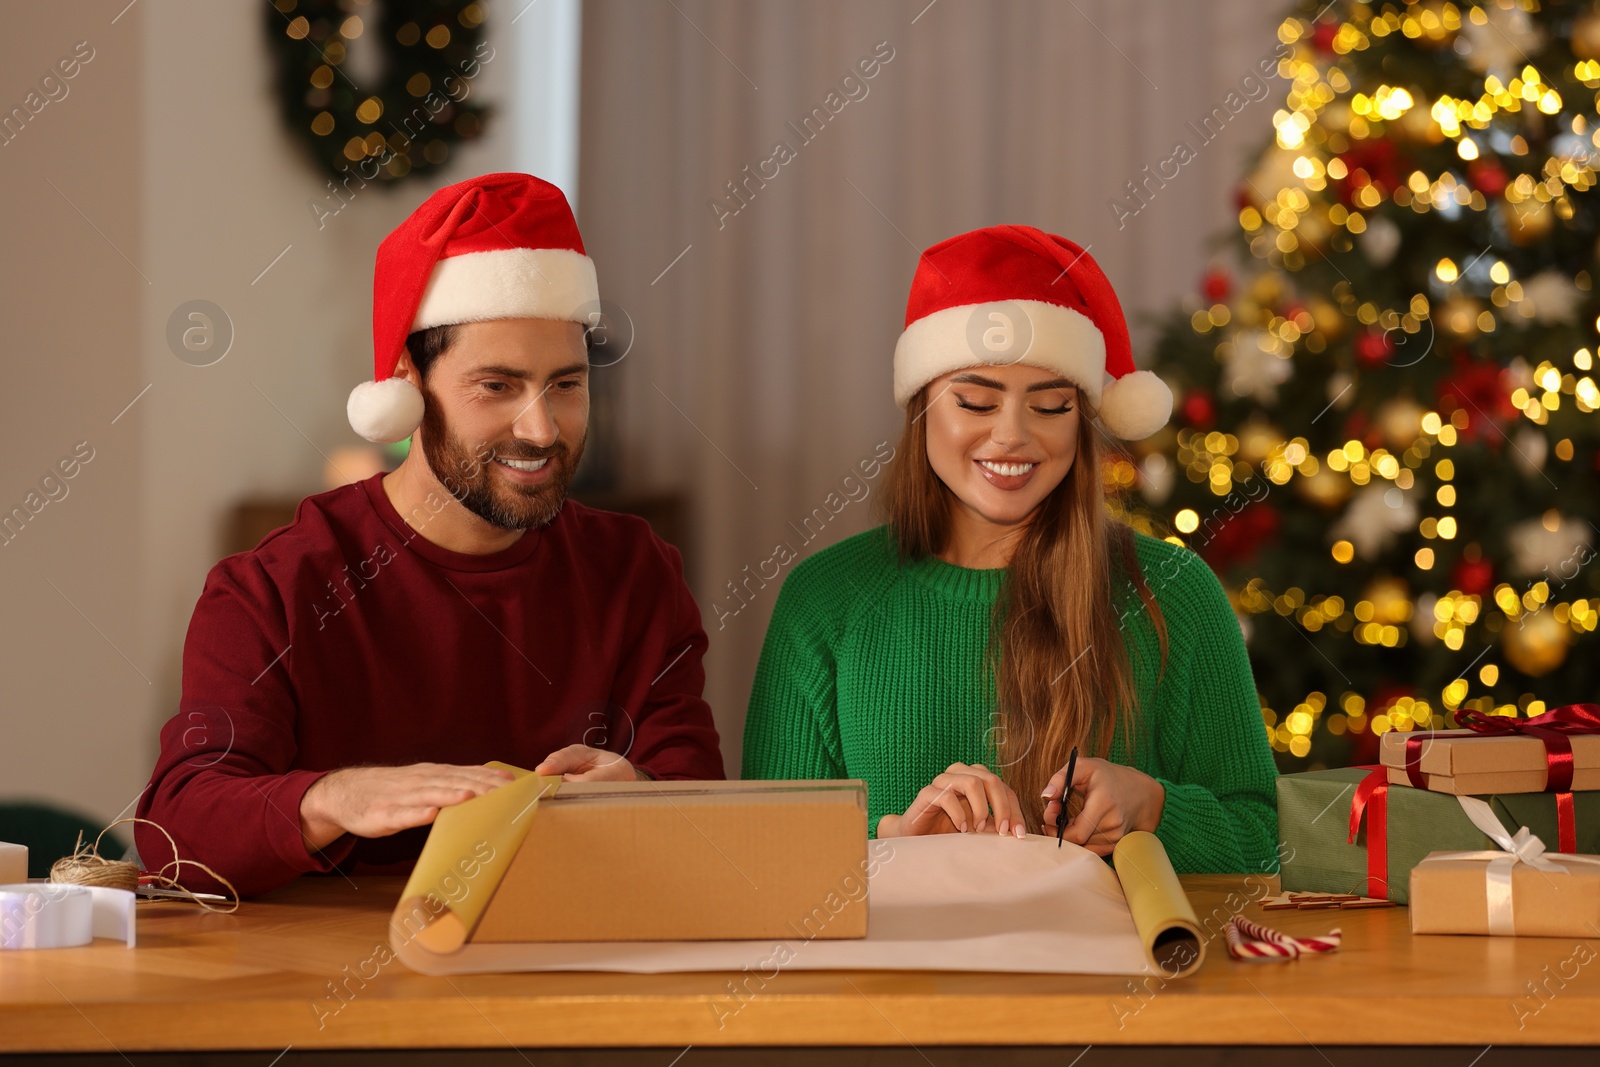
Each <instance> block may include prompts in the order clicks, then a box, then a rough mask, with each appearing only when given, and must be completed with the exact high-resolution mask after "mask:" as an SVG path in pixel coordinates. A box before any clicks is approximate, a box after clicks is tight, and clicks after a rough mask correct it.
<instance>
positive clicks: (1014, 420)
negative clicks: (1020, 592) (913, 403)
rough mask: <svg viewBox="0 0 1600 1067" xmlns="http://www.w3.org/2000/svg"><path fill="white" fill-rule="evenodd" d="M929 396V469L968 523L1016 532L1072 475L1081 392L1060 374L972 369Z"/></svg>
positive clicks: (942, 382)
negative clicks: (1011, 528)
mask: <svg viewBox="0 0 1600 1067" xmlns="http://www.w3.org/2000/svg"><path fill="white" fill-rule="evenodd" d="M927 389H928V396H929V397H930V398H931V399H930V400H929V403H928V407H927V411H926V413H925V414H924V418H926V419H927V420H928V424H927V439H928V463H929V464H930V465H931V466H932V467H933V470H934V473H935V474H937V475H938V476H939V480H940V481H942V482H944V484H945V485H946V486H947V487H948V488H949V489H950V491H951V492H952V493H953V494H955V497H956V502H957V504H958V507H959V508H960V509H962V510H964V511H966V512H967V513H968V515H967V517H968V518H976V519H981V520H984V521H987V522H988V523H991V524H993V525H996V526H1015V525H1017V524H1019V523H1021V522H1023V521H1024V520H1025V519H1027V517H1028V516H1029V515H1031V514H1032V513H1033V510H1034V509H1035V508H1036V507H1038V506H1039V504H1040V502H1041V501H1043V500H1044V498H1045V497H1046V496H1048V495H1049V494H1050V492H1051V491H1052V490H1053V489H1055V487H1056V486H1058V485H1060V484H1061V479H1063V478H1065V477H1066V476H1067V472H1068V471H1070V470H1071V469H1072V462H1073V459H1074V458H1075V457H1076V456H1077V451H1078V419H1079V413H1078V389H1077V387H1076V386H1075V385H1073V384H1072V383H1071V382H1070V381H1068V380H1067V379H1065V378H1063V377H1061V376H1060V374H1058V373H1057V372H1055V371H1052V370H1047V369H1045V368H1043V367H1030V366H1023V365H1020V364H1011V365H1007V366H981V367H969V368H966V369H963V370H957V371H951V372H949V373H947V374H942V375H940V376H939V377H937V378H935V379H934V380H933V381H932V382H930V383H928V386H927Z"/></svg>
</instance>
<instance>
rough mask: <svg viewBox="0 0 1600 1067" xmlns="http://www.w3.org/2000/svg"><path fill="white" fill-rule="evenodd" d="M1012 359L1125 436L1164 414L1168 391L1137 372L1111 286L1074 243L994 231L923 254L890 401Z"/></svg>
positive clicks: (1016, 230)
mask: <svg viewBox="0 0 1600 1067" xmlns="http://www.w3.org/2000/svg"><path fill="white" fill-rule="evenodd" d="M1009 363H1023V364H1027V365H1029V366H1034V367H1044V368H1047V369H1049V370H1053V371H1056V372H1058V373H1059V374H1060V375H1061V376H1062V377H1063V378H1067V379H1069V380H1071V381H1072V382H1073V384H1075V385H1076V386H1077V387H1078V388H1079V389H1081V390H1083V392H1084V394H1085V395H1087V396H1088V398H1089V401H1090V403H1092V404H1093V405H1094V406H1095V407H1096V408H1097V409H1098V410H1099V412H1100V422H1101V423H1102V424H1103V425H1104V426H1105V428H1106V429H1107V430H1109V431H1110V432H1111V433H1113V434H1115V435H1116V436H1117V437H1120V438H1122V439H1123V440H1127V441H1136V440H1139V439H1140V438H1144V437H1149V436H1150V435H1151V434H1153V433H1155V432H1156V431H1157V430H1159V429H1161V427H1163V426H1165V425H1166V423H1167V419H1168V417H1170V416H1171V414H1172V390H1171V389H1170V388H1168V386H1167V383H1166V382H1164V381H1162V380H1161V379H1160V378H1159V377H1157V376H1156V375H1155V374H1153V373H1151V372H1150V371H1147V370H1137V369H1135V367H1134V365H1133V346H1132V343H1131V342H1130V341H1129V339H1128V324H1127V321H1126V320H1125V319H1124V318H1123V317H1122V305H1121V304H1120V303H1118V302H1117V294H1116V293H1115V292H1114V291H1113V290H1112V288H1111V282H1110V281H1108V280H1107V279H1106V276H1105V273H1104V272H1103V271H1101V270H1100V267H1099V265H1098V264H1096V263H1095V261H1094V260H1093V259H1090V258H1089V253H1088V252H1086V251H1084V250H1083V249H1081V248H1079V247H1078V246H1077V245H1075V244H1073V243H1072V242H1071V241H1068V240H1067V239H1066V238H1064V237H1057V236H1056V235H1055V234H1050V233H1045V232H1044V231H1043V230H1037V229H1034V228H1033V227H1032V226H990V227H988V228H987V229H982V230H973V231H972V232H971V233H964V234H961V235H960V236H958V237H952V238H950V239H949V240H947V241H941V242H940V243H939V244H936V245H934V246H933V247H932V248H930V249H928V250H927V251H926V252H924V253H922V258H921V259H920V260H919V261H918V263H917V273H916V276H915V277H914V278H913V279H912V281H911V298H910V300H909V301H908V302H907V304H906V327H905V332H904V333H902V334H901V335H900V340H899V342H898V343H897V344H896V345H895V349H894V399H895V403H897V404H899V405H900V406H901V407H905V406H906V405H907V404H909V403H910V402H911V398H912V397H914V396H916V394H917V390H919V389H921V388H922V387H923V386H925V385H927V384H928V383H929V382H931V381H933V379H935V378H937V377H939V376H940V375H941V374H945V373H948V372H949V371H953V370H961V369H963V368H966V367H977V366H995V365H1002V364H1009Z"/></svg>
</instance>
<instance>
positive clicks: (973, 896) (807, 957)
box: [391, 787, 1204, 977]
mask: <svg viewBox="0 0 1600 1067" xmlns="http://www.w3.org/2000/svg"><path fill="white" fill-rule="evenodd" d="M524 788H527V787H524ZM496 792H499V790H497V791H496ZM493 795H494V794H492V793H491V794H489V796H493ZM480 799H482V798H480ZM472 803H477V801H473V802H472ZM431 840H432V839H431V838H430V843H431ZM453 847H454V849H455V850H459V848H460V847H461V842H459V841H458V842H456V843H455V844H454V846H453ZM869 849H870V851H869V877H870V891H869V897H868V901H869V909H870V910H869V914H870V918H869V920H868V926H867V936H866V937H865V938H861V939H854V940H834V941H829V940H823V939H816V940H806V939H805V938H804V937H803V936H797V937H796V938H795V939H794V940H791V941H782V942H778V941H653V942H641V941H634V942H628V941H613V942H528V943H521V944H474V943H472V942H471V940H470V936H469V937H468V938H467V939H466V940H465V941H464V942H462V941H457V940H455V939H454V938H453V937H452V938H442V937H433V938H429V937H416V936H402V932H401V929H400V927H399V926H398V925H395V926H392V927H391V943H392V945H393V947H394V950H395V953H396V955H397V956H398V957H399V958H400V960H401V961H402V962H404V963H405V964H406V966H408V967H410V968H411V969H412V970H415V971H418V972H421V973H424V974H436V975H442V974H471V973H492V972H508V971H623V972H634V973H664V972H676V971H724V970H732V971H737V970H742V969H744V968H747V967H748V968H750V969H752V970H760V971H762V972H763V973H764V972H766V971H770V970H772V969H773V968H774V967H779V968H794V969H802V970H838V969H844V970H933V971H1007V972H1024V973H1062V974H1128V975H1133V974H1146V973H1150V972H1151V969H1152V967H1153V966H1158V965H1159V966H1163V967H1164V971H1163V973H1164V974H1166V975H1167V976H1169V977H1172V976H1176V975H1179V974H1187V973H1190V972H1192V971H1193V970H1194V969H1195V968H1196V967H1198V966H1199V964H1200V960H1201V958H1202V956H1203V948H1204V942H1203V940H1201V939H1200V938H1199V927H1198V923H1197V921H1196V919H1195V917H1194V911H1193V909H1192V907H1191V906H1190V905H1189V901H1188V898H1187V896H1186V895H1185V894H1184V892H1183V889H1182V887H1181V886H1180V885H1179V884H1178V880H1177V876H1176V875H1175V874H1173V872H1172V866H1171V863H1170V862H1169V861H1168V859H1167V855H1166V851H1165V849H1163V848H1162V846H1161V843H1160V841H1159V840H1157V839H1156V838H1155V836H1154V835H1153V834H1130V835H1129V836H1128V837H1127V838H1125V839H1124V841H1123V842H1122V843H1119V846H1118V853H1117V855H1116V856H1115V858H1114V862H1116V864H1117V867H1118V870H1120V871H1123V874H1122V879H1123V880H1122V882H1119V877H1118V873H1117V872H1116V871H1113V870H1112V868H1111V867H1109V866H1107V865H1106V863H1105V861H1104V860H1102V859H1101V858H1100V857H1098V856H1096V855H1095V854H1094V853H1092V852H1090V851H1088V850H1087V849H1084V848H1081V847H1078V846H1075V845H1071V844H1068V845H1065V846H1063V847H1061V848H1059V849H1058V848H1057V847H1056V841H1055V839H1054V838H1053V837H1043V836H1037V835H1031V836H1029V837H1026V838H1023V839H1021V840H1019V839H1017V838H1014V837H1010V836H1006V837H1002V836H1001V835H999V834H984V833H980V834H941V835H935V836H930V837H913V838H895V839H891V840H886V841H871V842H869ZM425 856H426V852H425ZM419 869H420V864H419ZM502 872H503V869H502ZM435 875H436V872H434V871H429V872H427V874H426V876H427V877H433V876H435ZM480 877H481V875H480ZM421 884H423V883H419V882H418V879H417V878H415V877H414V878H413V881H412V884H410V885H408V886H407V889H406V894H405V897H406V898H407V899H415V898H416V897H417V896H419V895H420V894H416V893H414V890H416V889H418V888H419V886H420V885H421ZM1125 885H1126V886H1127V887H1128V890H1127V894H1126V895H1125V894H1124V886H1125ZM491 892H492V890H491ZM488 895H489V893H485V894H484V899H487V897H488ZM407 899H403V900H402V902H401V907H400V909H397V911H396V918H397V919H398V918H399V917H400V916H401V914H402V913H403V912H404V911H405V910H407V908H408V907H409V905H408V904H407ZM453 914H455V913H454V912H452V915H453ZM477 914H481V911H480V912H478V913H477ZM463 915H464V916H467V918H463V919H459V920H458V921H461V922H462V923H463V925H464V928H465V929H466V930H467V932H468V934H469V935H470V929H471V921H468V919H469V918H470V913H466V912H464V913H463ZM435 925H439V924H435ZM1174 930H1175V931H1176V933H1173V931H1174ZM453 932H454V931H452V933H453ZM1191 937H1192V941H1190V940H1188V939H1189V938H1191ZM452 942H453V943H452ZM1177 945H1191V948H1192V953H1183V952H1179V951H1178V949H1176V948H1175V947H1174V946H1177ZM1191 955H1192V958H1190V956H1191ZM1163 959H1165V960H1166V963H1165V964H1163V963H1161V961H1162V960H1163Z"/></svg>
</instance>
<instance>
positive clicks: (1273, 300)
mask: <svg viewBox="0 0 1600 1067" xmlns="http://www.w3.org/2000/svg"><path fill="white" fill-rule="evenodd" d="M1250 299H1252V300H1254V301H1255V302H1256V303H1257V304H1259V305H1261V306H1262V307H1275V306H1276V305H1277V303H1278V301H1280V300H1282V299H1283V279H1281V278H1279V277H1278V276H1277V275H1276V274H1274V273H1271V272H1266V273H1262V274H1258V275H1256V277H1255V280H1254V281H1252V282H1251V283H1250Z"/></svg>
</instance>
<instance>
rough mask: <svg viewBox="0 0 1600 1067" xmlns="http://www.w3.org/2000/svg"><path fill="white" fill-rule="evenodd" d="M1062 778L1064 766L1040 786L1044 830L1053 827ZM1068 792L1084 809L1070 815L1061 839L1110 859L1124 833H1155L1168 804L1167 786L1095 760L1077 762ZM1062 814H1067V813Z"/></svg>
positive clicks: (1128, 769) (1112, 764)
mask: <svg viewBox="0 0 1600 1067" xmlns="http://www.w3.org/2000/svg"><path fill="white" fill-rule="evenodd" d="M1066 777H1067V769H1066V768H1065V767H1063V768H1061V769H1060V770H1059V771H1057V772H1056V773H1055V774H1054V775H1052V776H1051V778H1050V781H1049V782H1048V783H1047V784H1046V785H1045V787H1044V801H1045V805H1044V824H1045V826H1046V827H1047V828H1053V827H1054V826H1055V824H1056V813H1057V812H1059V811H1060V810H1061V799H1060V798H1061V786H1062V784H1063V782H1065V780H1066ZM1072 792H1073V793H1074V794H1076V795H1078V796H1081V797H1082V798H1083V807H1082V808H1081V809H1080V810H1079V811H1078V813H1077V814H1076V815H1072V821H1071V822H1069V823H1068V824H1067V833H1066V836H1065V837H1064V838H1063V840H1066V841H1070V842H1072V843H1073V844H1074V845H1082V846H1083V847H1084V848H1086V849H1088V850H1089V851H1090V852H1093V853H1094V854H1095V855H1097V856H1109V855H1111V849H1112V846H1114V845H1115V844H1116V843H1117V842H1118V841H1120V840H1122V837H1123V835H1124V834H1127V833H1128V832H1129V831H1132V830H1149V831H1150V832H1151V833H1154V832H1155V829H1156V827H1157V826H1159V825H1161V813H1162V811H1163V810H1165V808H1166V804H1167V790H1166V788H1165V787H1164V786H1163V785H1162V784H1161V783H1160V782H1158V781H1156V780H1155V779H1154V778H1152V777H1150V776H1149V775H1148V774H1145V773H1144V772H1143V771H1138V770H1134V769H1133V768H1132V767H1124V766H1122V765H1121V764H1118V763H1110V762H1108V761H1106V760H1103V759H1096V758H1094V757H1090V758H1088V759H1079V760H1078V765H1077V767H1076V769H1075V770H1074V771H1073V779H1072ZM1067 810H1068V813H1069V814H1070V813H1071V810H1072V809H1071V808H1070V807H1069V808H1068V809H1067Z"/></svg>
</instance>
